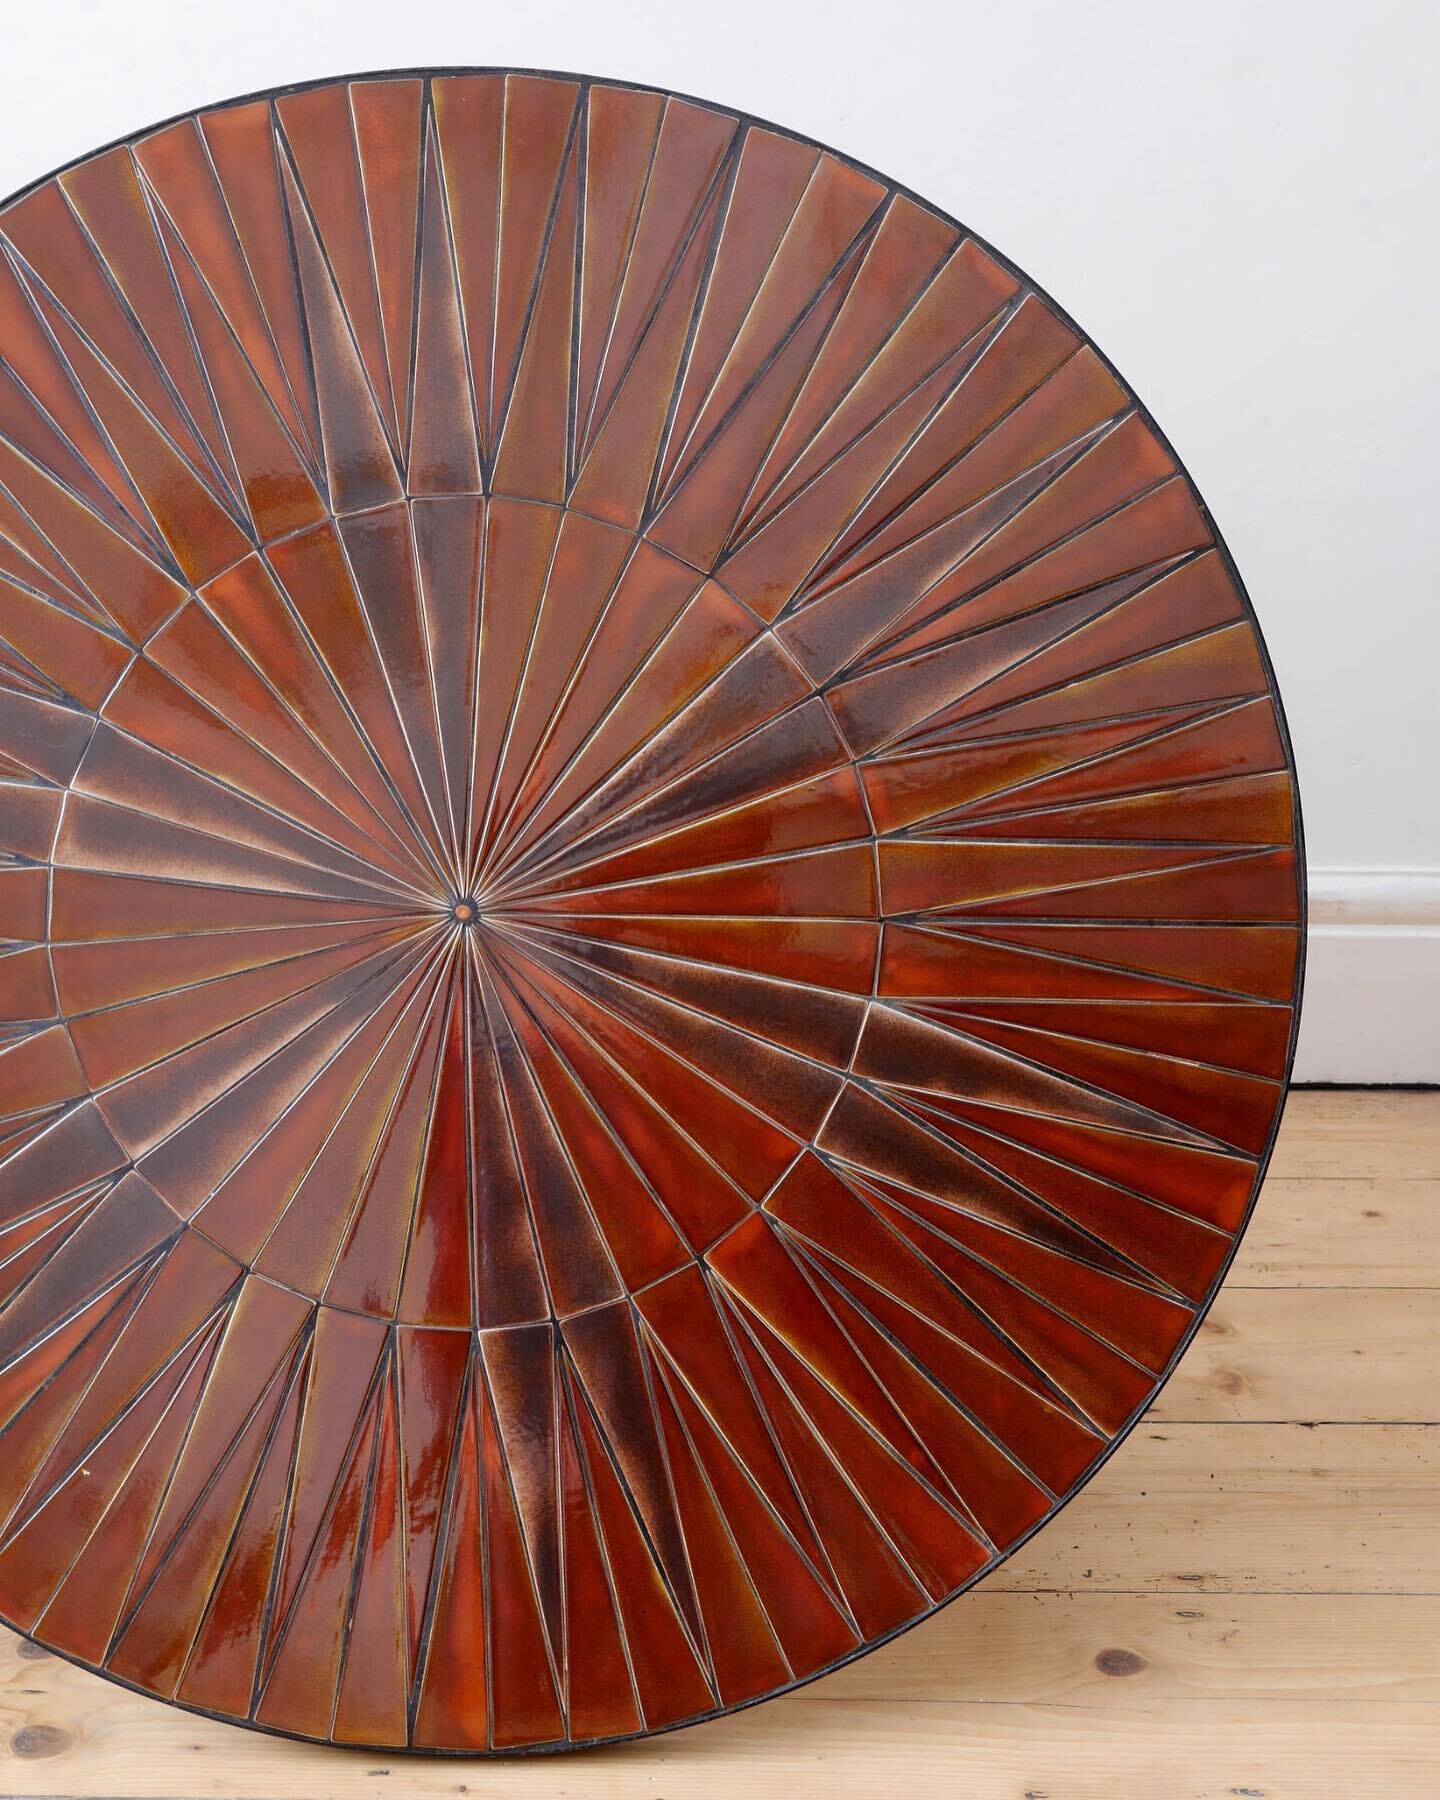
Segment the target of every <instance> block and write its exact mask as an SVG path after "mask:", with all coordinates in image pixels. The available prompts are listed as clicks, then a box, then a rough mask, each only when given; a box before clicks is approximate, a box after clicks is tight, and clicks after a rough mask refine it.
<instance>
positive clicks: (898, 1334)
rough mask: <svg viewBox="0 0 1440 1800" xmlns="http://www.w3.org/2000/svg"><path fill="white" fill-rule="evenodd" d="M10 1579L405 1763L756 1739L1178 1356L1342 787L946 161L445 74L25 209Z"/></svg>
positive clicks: (12, 445) (15, 219) (202, 1689)
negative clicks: (1329, 784) (1304, 735)
mask: <svg viewBox="0 0 1440 1800" xmlns="http://www.w3.org/2000/svg"><path fill="white" fill-rule="evenodd" d="M0 252H3V254H0V850H3V858H0V939H3V940H4V942H5V946H6V947H5V949H4V954H3V961H0V969H3V971H4V976H5V979H4V982H3V984H0V991H3V1002H4V1024H3V1027H0V1033H3V1035H0V1097H3V1098H0V1105H3V1109H4V1115H5V1116H4V1121H3V1124H0V1617H3V1618H4V1619H5V1620H6V1621H8V1622H9V1623H11V1624H13V1625H15V1626H17V1627H18V1628H19V1629H21V1630H23V1631H25V1632H28V1633H30V1634H31V1635H33V1636H34V1637H35V1638H36V1639H37V1640H38V1641H40V1642H42V1643H44V1644H47V1645H51V1646H53V1647H54V1648H55V1649H56V1650H58V1651H60V1652H61V1653H62V1654H64V1655H66V1656H69V1657H72V1658H74V1659H76V1660H78V1661H80V1662H83V1663H85V1664H87V1665H90V1666H92V1667H94V1668H96V1669H98V1670H100V1671H101V1672H102V1673H104V1674H106V1675H109V1676H112V1677H114V1678H115V1679H118V1680H120V1681H124V1682H127V1683H131V1684H133V1685H135V1686H137V1687H140V1688H142V1689H144V1690H146V1691H148V1692H151V1693H154V1694H157V1695H160V1696H163V1697H165V1698H168V1699H173V1700H175V1701H177V1702H178V1703H180V1704H182V1705H185V1706H189V1707H194V1708H198V1709H201V1710H203V1711H205V1712H208V1713H212V1714H217V1715H220V1716H223V1717H227V1718H232V1719H234V1720H236V1721H237V1722H241V1723H250V1724H254V1725H257V1726H261V1727H264V1728H267V1729H270V1730H274V1731H279V1732H288V1733H297V1734H301V1735H303V1736H307V1737H314V1738H319V1739H326V1740H333V1741H335V1742H339V1743H353V1744H365V1745H371V1746H376V1747H381V1748H384V1749H387V1750H388V1749H393V1748H397V1747H404V1746H410V1747H413V1748H415V1749H424V1750H442V1751H485V1750H497V1751H498V1750H517V1749H531V1748H545V1747H557V1746H563V1745H567V1744H574V1743H583V1742H589V1741H593V1740H597V1739H610V1738H616V1737H623V1736H626V1735H629V1734H632V1733H637V1732H644V1731H654V1730H657V1729H661V1728H664V1727H667V1726H671V1725H675V1724H679V1723H683V1722H685V1721H688V1720H693V1719H696V1718H700V1717H702V1716H704V1715H707V1714H711V1713H715V1712H717V1711H726V1710H729V1709H733V1708H735V1707H737V1706H740V1705H743V1704H745V1703H746V1702H749V1701H752V1700H756V1699H759V1698H762V1697H764V1696H766V1695H769V1694H773V1693H776V1692H778V1691H780V1690H783V1689H785V1688H788V1687H790V1686H792V1685H793V1684H795V1683H797V1682H800V1681H803V1680H805V1679H807V1678H809V1677H810V1676H812V1675H815V1674H816V1673H818V1672H820V1671H823V1670H825V1669H828V1668H831V1667H833V1666H834V1665H835V1664H837V1663H840V1662H843V1661H845V1660H846V1659H847V1658H850V1657H853V1656H855V1655H857V1654H858V1653H860V1652H861V1651H863V1650H865V1649H866V1648H868V1647H869V1646H871V1645H873V1644H875V1643H877V1642H879V1641H881V1640H883V1639H884V1638H886V1637H888V1636H890V1635H891V1634H893V1633H894V1632H896V1631H898V1630H900V1629H901V1628H903V1627H904V1626H906V1625H908V1624H911V1623H913V1622H914V1621H916V1620H918V1619H920V1618H923V1617H924V1616H925V1615H926V1614H927V1613H929V1612H930V1611H932V1610H933V1609H934V1608H935V1607H937V1606H938V1605H940V1604H941V1603H942V1602H944V1601H945V1600H947V1599H948V1598H950V1597H952V1596H953V1595H954V1594H956V1593H957V1592H958V1591H959V1590H961V1589H963V1588H964V1587H966V1586H967V1585H969V1584H970V1583H971V1582H973V1581H974V1580H975V1579H976V1578H977V1577H978V1576H980V1575H982V1574H983V1573H985V1571H986V1570H988V1569H990V1568H992V1567H993V1566H994V1564H995V1563H996V1562H997V1561H998V1560H999V1559H1000V1558H1001V1557H1003V1556H1004V1555H1005V1554H1006V1553H1007V1552H1008V1551H1009V1550H1011V1549H1012V1548H1013V1547H1014V1546H1015V1545H1016V1544H1017V1543H1019V1542H1020V1541H1021V1540H1022V1539H1024V1538H1025V1536H1026V1535H1027V1534H1028V1533H1029V1532H1031V1531H1032V1530H1034V1529H1035V1528H1036V1527H1037V1526H1038V1525H1040V1524H1041V1523H1043V1521H1044V1520H1045V1519H1046V1518H1048V1517H1049V1516H1050V1515H1051V1514H1052V1513H1053V1512H1054V1510H1055V1509H1056V1507H1057V1506H1058V1505H1060V1504H1061V1503H1062V1502H1063V1501H1064V1500H1065V1499H1066V1498H1067V1497H1068V1496H1069V1495H1070V1494H1071V1493H1072V1492H1073V1491H1074V1490H1075V1489H1076V1487H1077V1486H1078V1485H1079V1484H1080V1483H1081V1482H1083V1481H1084V1479H1085V1478H1086V1476H1087V1474H1088V1473H1089V1472H1090V1471H1091V1470H1092V1469H1093V1468H1094V1467H1095V1465H1096V1463H1097V1461H1098V1459H1100V1458H1102V1457H1103V1456H1104V1454H1105V1453H1106V1451H1107V1450H1108V1449H1109V1448H1110V1447H1111V1446H1112V1445H1113V1444H1114V1443H1115V1442H1116V1441H1117V1440H1118V1438H1119V1437H1120V1436H1122V1435H1123V1434H1124V1432H1125V1431H1126V1429H1127V1428H1128V1426H1129V1425H1130V1424H1131V1423H1132V1422H1133V1421H1134V1419H1135V1418H1136V1417H1137V1415H1138V1413H1139V1412H1140V1410H1141V1409H1143V1408H1144V1407H1145V1405H1146V1404H1147V1402H1148V1401H1149V1400H1150V1399H1151V1398H1152V1396H1153V1395H1154V1393H1155V1390H1156V1388H1157V1386H1158V1385H1159V1383H1160V1382H1161V1381H1162V1380H1163V1379H1164V1377H1165V1375H1166V1373H1167V1372H1168V1370H1169V1368H1170V1367H1171V1365H1172V1363H1173V1361H1174V1359H1175V1357H1176V1355H1177V1354H1178V1352H1179V1350H1180V1348H1181V1347H1183V1345H1184V1344H1185V1342H1186V1341H1187V1340H1188V1337H1189V1335H1190V1333H1191V1332H1192V1331H1193V1329H1194V1327H1195V1325H1196V1323H1197V1320H1198V1317H1199V1316H1200V1314H1201V1313H1202V1312H1203V1311H1204V1308H1205V1306H1206V1304H1207V1303H1208V1301H1209V1299H1210V1297H1211V1296H1212V1294H1213V1292H1214V1290H1215V1287H1216V1285H1217V1283H1218V1281H1219V1279H1220V1276H1221V1274H1222V1273H1223V1271H1224V1269H1225V1267H1226V1264H1227V1262H1228V1259H1229V1257H1230V1255H1231V1253H1232V1251H1233V1249H1234V1246H1235V1242H1236V1239H1237V1235H1238V1233H1239V1231H1240V1230H1241V1228H1242V1225H1243V1223H1244V1220H1245V1217H1246V1214H1247V1211H1248V1209H1249V1206H1250V1204H1251V1201H1252V1199H1253V1197H1254V1194H1255V1190H1256V1187H1257V1184H1258V1180H1259V1176H1260V1173H1261V1170H1262V1168H1263V1165H1264V1161H1265V1158H1266V1156H1267V1154H1268V1150H1269V1146H1270V1143H1271V1139H1272V1135H1273V1132H1274V1128H1275V1123H1276V1118H1277V1113H1278V1110H1279V1106H1280V1102H1281V1098H1282V1095H1283V1091H1284V1081H1285V1076H1286V1072H1287V1069H1288V1063H1289V1056H1290V1047H1291V1043H1292V1038H1293V1023H1294V1005H1295V998H1296V992H1297V981H1298V973H1297V960H1298V950H1299V938H1300V921H1301V913H1302V905H1303V901H1302V895H1301V891H1300V875H1299V865H1298V860H1297V834H1298V819H1297V814H1296V805H1295V793H1294V778H1293V771H1292V767H1291V760H1290V754H1289V750H1288V745H1287V740H1286V736H1285V730H1284V725H1283V722H1282V720H1281V717H1280V714H1279V710H1278V705H1277V701H1276V697H1275V692H1274V686H1273V681H1272V678H1271V675H1270V671H1269V666H1268V664H1267V661H1266V658H1265V654H1264V650H1263V647H1262V645H1261V643H1260V640H1259V636H1258V633H1257V631H1256V628H1255V623H1254V619H1253V617H1252V615H1251V613H1250V610H1249V607H1248V604H1247V602H1246V600H1245V597H1244V594H1243V591H1242V589H1241V588H1240V586H1239V583H1238V580H1237V578H1236V576H1235V573H1234V570H1233V568H1232V567H1231V564H1230V561H1229V558H1228V556H1227V554H1226V552H1225V550H1224V547H1223V546H1222V545H1221V544H1220V542H1219V540H1218V539H1217V536H1216V534H1215V530H1214V527H1213V525H1212V524H1211V521H1210V519H1209V516H1208V514H1207V513H1206V511H1205V509H1204V507H1203V506H1202V505H1201V504H1200V502H1199V501H1198V499H1197V497H1196V495H1195V492H1194V490H1193V488H1192V487H1191V485H1190V483H1189V481H1188V479H1187V477H1186V476H1185V473H1184V471H1183V470H1182V469H1181V468H1180V467H1179V465H1178V464H1177V462H1176V459H1175V457H1174V454H1173V452H1172V451H1171V450H1170V448H1169V447H1168V445H1167V444H1166V443H1165V441H1164V439H1163V438H1162V437H1160V436H1159V435H1158V433H1157V431H1156V429H1155V427H1154V425H1153V424H1152V423H1151V421H1150V420H1149V418H1148V415H1147V414H1146V413H1145V412H1144V410H1143V408H1141V407H1140V405H1139V404H1138V402H1137V401H1136V399H1135V397H1134V396H1133V395H1132V394H1131V393H1130V391H1129V390H1128V389H1127V388H1126V386H1125V385H1124V383H1123V382H1122V381H1121V380H1120V379H1119V377H1118V376H1117V375H1116V374H1115V372H1114V370H1113V369H1112V368H1111V367H1110V366H1109V364H1108V363H1107V362H1106V361H1105V359H1104V358H1103V357H1102V356H1101V355H1100V354H1099V353H1098V352H1097V351H1096V350H1095V349H1094V347H1093V346H1092V345H1091V344H1089V343H1088V342H1087V340H1086V339H1085V337H1084V336H1083V334H1082V333H1081V332H1080V331H1079V330H1078V328H1077V327H1076V326H1074V325H1073V324H1072V323H1071V322H1070V321H1069V320H1068V319H1067V318H1066V317H1065V316H1064V315H1063V314H1062V313H1060V312H1059V311H1058V310H1057V309H1056V308H1055V306H1054V305H1053V304H1052V303H1051V302H1050V301H1049V300H1048V299H1047V298H1046V297H1045V296H1044V295H1043V294H1040V293H1038V292H1037V291H1036V289H1035V287H1034V286H1033V284H1031V283H1030V282H1028V281H1027V280H1026V279H1025V277H1024V276H1023V275H1021V274H1020V273H1019V272H1018V271H1016V270H1015V269H1014V268H1013V267H1012V266H1011V265H1010V264H1008V263H1007V262H1005V261H1004V260H1003V259H1002V258H1000V257H999V256H998V255H997V254H996V253H995V252H993V251H992V250H990V249H988V248H987V247H986V246H984V245H983V244H981V243H979V242H978V241H977V240H976V239H975V238H974V237H973V236H971V235H970V234H969V233H967V232H966V231H965V230H964V229H963V228H962V227H960V226H959V225H957V224H956V223H955V222H954V221H952V220H951V219H949V218H947V217H946V216H945V215H943V214H942V213H939V212H937V211H936V210H935V209H933V208H932V207H930V206H928V205H926V204H924V203H923V202H921V201H919V200H917V199H916V198H915V197H913V196H911V195H909V194H907V193H905V192H904V191H903V190H900V189H898V188H896V187H895V186H894V185H893V184H891V183H889V182H887V181H885V180H884V179H882V178H881V177H879V176H877V175H875V174H873V173H872V172H870V171H868V170H866V169H864V168H861V167H858V166H856V165H855V164H853V163H851V162H849V161H847V160H846V159H844V158H843V157H840V156H837V155H835V154H833V153H832V152H829V151H827V150H823V149H821V148H819V147H818V146H816V145H814V144H812V143H809V142H806V141H804V140H803V139H799V138H796V137H793V136H790V135H788V134H786V133H784V132H782V131H779V130H777V129H775V128H774V127H771V126H767V125H764V124H761V123H758V122H756V121H753V120H750V119H747V118H744V117H741V116H737V115H736V114H734V113H732V112H729V111H726V110H724V109H722V108H718V107H715V106H711V105H709V104H706V103H702V102H698V101H694V100H689V99H685V98H681V97H678V96H674V95H666V94H663V93H657V92H653V91H649V90H646V89H641V88H635V87H627V86H622V85H618V84H614V83H609V82H589V81H585V80H581V79H579V78H574V77H560V76H539V75H523V74H513V73H511V74H507V73H505V72H503V71H489V72H480V73H443V72H437V73H435V74H433V75H425V74H414V73H410V74H405V75H399V76H393V77H373V78H372V77H366V78H363V79H357V80H354V81H352V82H349V83H346V82H338V81H337V82H328V83H325V84H322V85H319V86H314V87H309V88H304V89H298V90H294V91H287V92H284V93H278V94H274V95H266V96H261V97H258V98H254V99H250V100H246V101H241V102H236V103H234V104H232V105H227V106H222V107H217V108H214V109H213V110H210V111H206V112H202V113H197V114H194V115H190V116H187V117H185V118H182V119H180V120H178V121H175V122H173V123H171V124H169V125H166V126H163V127H161V128H159V129H157V130H154V131H151V132H147V133H143V134H141V135H139V136H137V137H135V138H134V139H132V140H130V141H128V142H126V143H124V144H121V145H118V146H115V147H113V148H111V149H109V150H106V151H102V152H100V153H99V154H97V155H95V156H92V157H90V158H88V159H86V160H84V161H82V162H80V163H77V164H75V165H74V166H73V167H71V168H69V169H68V170H65V171H64V172H62V173H61V174H59V175H58V176H56V177H53V178H51V179H48V180H45V181H43V182H41V183H40V184H39V185H38V186H36V187H34V188H32V189H31V190H29V191H28V192H27V193H25V194H23V195H21V196H20V197H18V198H17V199H15V200H13V201H11V202H9V203H8V204H6V205H4V206H3V208H0Z"/></svg>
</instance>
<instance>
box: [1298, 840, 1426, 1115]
mask: <svg viewBox="0 0 1440 1800" xmlns="http://www.w3.org/2000/svg"><path fill="white" fill-rule="evenodd" d="M1294 1078H1295V1080H1296V1081H1354V1082H1371V1081H1397V1082H1399V1081H1440V869H1418V870H1400V869H1312V870H1311V871H1310V939H1309V954H1308V959H1307V962H1306V971H1305V1005H1304V1010H1303V1013H1302V1016H1301V1021H1300V1043H1299V1047H1298V1049H1297V1051H1296V1055H1295V1076H1294Z"/></svg>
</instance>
